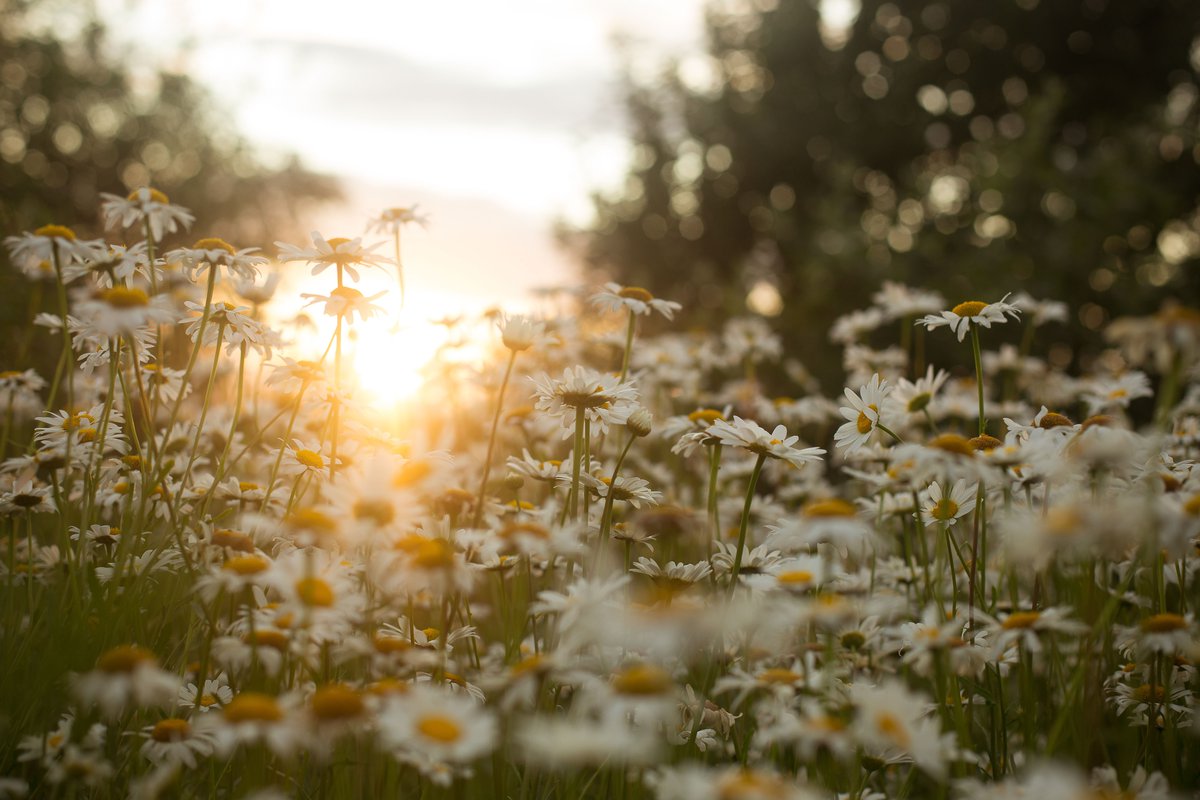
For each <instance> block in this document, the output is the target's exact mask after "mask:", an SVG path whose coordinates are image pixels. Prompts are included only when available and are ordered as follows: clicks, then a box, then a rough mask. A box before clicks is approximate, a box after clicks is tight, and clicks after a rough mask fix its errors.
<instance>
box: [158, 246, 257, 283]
mask: <svg viewBox="0 0 1200 800" xmlns="http://www.w3.org/2000/svg"><path fill="white" fill-rule="evenodd" d="M256 252H258V248H257V247H247V248H245V249H243V250H237V249H235V248H234V246H233V245H231V244H230V243H229V242H227V241H225V240H224V239H218V238H216V237H209V238H207V239H201V240H199V241H198V242H196V243H195V244H193V245H192V246H191V247H179V248H176V249H174V250H171V251H169V252H168V253H167V256H166V257H167V260H168V261H178V262H180V263H181V264H183V268H184V271H185V272H186V273H187V276H188V279H189V280H193V281H194V280H196V279H197V278H198V277H199V276H201V275H203V274H204V273H205V272H207V271H208V270H210V269H212V270H214V271H215V272H216V275H215V276H214V277H213V280H216V278H217V277H219V272H220V270H219V269H218V268H219V267H224V268H225V270H226V272H227V273H228V274H230V275H233V276H235V277H237V278H240V279H241V280H244V281H247V280H254V279H255V278H257V277H258V268H259V266H261V265H262V264H265V263H267V259H266V258H264V257H263V256H256V255H254V253H256Z"/></svg>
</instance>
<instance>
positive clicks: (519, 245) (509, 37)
mask: <svg viewBox="0 0 1200 800" xmlns="http://www.w3.org/2000/svg"><path fill="white" fill-rule="evenodd" d="M92 2H94V3H95V5H96V8H97V10H98V11H99V13H100V15H101V16H102V17H103V18H104V19H105V20H106V21H107V22H108V27H109V30H110V32H111V33H112V34H114V35H115V36H116V37H117V38H118V39H119V40H121V41H123V43H124V47H125V55H127V57H131V58H134V59H137V60H141V61H142V62H144V63H147V64H149V65H151V66H156V67H165V68H167V69H171V70H175V71H179V72H184V73H186V74H188V75H190V76H192V77H193V78H195V79H197V80H199V81H200V82H201V83H203V84H205V85H206V86H208V87H209V88H210V89H211V91H212V92H213V94H214V95H215V97H216V99H217V101H218V103H219V104H220V105H221V107H223V108H224V109H225V111H226V113H227V114H228V115H229V117H230V121H231V122H232V124H233V126H234V127H235V128H236V129H237V130H238V131H239V132H240V133H241V134H242V135H243V136H245V137H247V138H248V139H249V140H250V141H251V142H252V143H254V144H255V145H257V146H258V147H259V148H260V151H261V152H262V154H263V155H264V156H265V157H267V158H268V159H270V158H272V157H276V158H277V157H280V156H281V155H282V154H291V153H295V154H297V155H299V156H300V158H301V159H302V161H303V162H304V163H305V165H306V166H307V167H309V168H310V169H312V170H315V171H317V172H321V173H325V174H329V175H332V176H335V177H337V178H340V179H341V180H342V182H343V186H344V189H345V194H346V199H345V201H344V202H341V203H338V204H336V205H331V206H329V207H327V208H324V209H321V210H319V211H318V212H315V213H314V216H313V218H312V219H311V220H302V222H307V223H309V224H310V225H311V226H312V227H313V228H315V229H317V230H319V231H320V232H321V233H322V234H323V235H324V236H325V237H327V238H328V237H334V236H344V237H348V238H353V237H354V236H358V235H361V234H362V232H363V229H364V227H365V226H366V223H367V220H368V219H369V218H371V217H374V216H377V215H378V214H379V213H380V211H382V210H383V209H385V208H389V207H393V206H412V205H414V204H416V205H417V206H418V208H419V210H420V211H421V212H422V213H423V214H425V215H427V216H428V218H429V224H428V225H427V226H426V227H424V228H413V229H409V230H406V232H405V234H404V241H403V261H404V264H405V272H406V276H407V280H406V284H407V299H408V302H407V305H406V306H405V307H404V309H403V311H402V312H399V313H397V312H396V311H395V309H397V308H398V297H397V296H396V286H395V283H394V279H393V278H391V277H390V275H388V274H378V273H377V274H374V275H372V276H370V277H368V278H367V279H366V280H365V281H364V283H363V284H362V285H361V287H360V288H361V289H362V290H363V291H364V293H366V294H368V295H370V294H374V293H375V292H379V291H384V290H387V291H388V292H389V295H388V296H387V297H386V298H385V299H384V300H382V301H381V303H382V304H383V305H385V306H387V307H389V309H392V310H393V313H392V315H391V319H390V320H387V321H376V322H374V323H368V324H367V325H366V326H364V327H363V328H362V329H361V331H360V333H361V335H360V336H359V337H358V339H357V340H356V342H357V344H356V347H358V348H360V349H361V351H362V353H361V356H362V357H361V358H359V359H358V361H359V363H360V364H365V365H370V364H372V363H375V364H377V363H380V362H381V361H384V362H386V363H389V364H391V365H392V368H391V369H389V370H379V369H372V368H369V366H368V368H364V369H360V370H358V372H359V376H360V378H361V379H362V382H363V383H364V385H366V386H367V388H368V390H369V391H370V390H373V391H375V392H376V393H377V395H379V396H381V397H382V396H396V395H399V394H403V393H404V392H406V391H409V390H411V389H412V388H413V387H415V386H417V385H418V384H419V382H420V369H421V367H422V366H423V364H424V363H425V362H427V361H428V360H429V358H430V357H431V356H432V354H433V352H434V351H435V349H436V348H437V346H438V344H439V343H440V342H441V341H442V340H443V339H444V338H445V329H444V328H440V327H439V326H437V325H434V324H432V323H431V322H430V320H434V319H439V318H444V317H452V316H456V315H461V314H465V315H472V314H478V313H479V312H482V311H484V310H485V309H488V308H495V307H499V308H502V309H504V310H506V311H509V312H512V311H526V310H531V309H533V308H535V306H536V302H537V301H536V300H535V299H534V297H533V295H532V293H531V290H533V289H536V288H539V287H546V286H561V285H564V284H576V283H578V282H579V280H580V272H579V267H578V264H577V263H576V261H575V260H574V258H573V257H572V256H571V254H569V253H567V252H564V251H563V250H561V249H560V248H559V247H558V246H557V244H556V243H555V241H554V237H553V228H554V225H555V224H556V223H557V222H562V221H565V222H568V223H572V224H577V225H579V224H585V223H586V221H587V220H588V219H589V218H590V211H591V204H590V201H589V197H590V195H591V193H592V192H595V191H604V190H605V189H611V188H612V187H615V186H618V185H620V183H621V182H622V181H623V178H624V176H625V173H626V167H627V165H628V163H629V159H630V155H631V152H630V145H629V143H628V140H627V138H626V128H625V125H626V120H625V117H624V113H623V101H622V95H621V88H620V86H621V76H622V59H623V58H628V59H629V60H630V61H629V63H630V64H631V65H632V68H633V69H634V70H635V71H637V72H639V73H645V72H646V71H648V70H656V69H658V68H659V67H660V66H661V65H663V64H665V63H667V61H668V60H671V59H678V60H679V61H681V62H684V63H685V64H686V63H688V62H689V61H690V62H691V63H692V64H695V63H698V62H700V61H702V60H703V54H704V23H703V14H704V6H705V0H509V1H508V2H504V3H498V2H495V0H425V2H419V3H418V2H413V0H339V1H338V2H336V3H331V2H329V1H328V0H322V2H316V0H92ZM823 2H824V4H825V5H824V6H823V8H824V7H825V6H828V7H831V8H833V7H843V6H844V7H847V8H850V7H852V6H853V0H823ZM835 10H836V9H835ZM618 39H620V41H621V42H622V43H623V45H624V50H623V53H624V55H623V54H622V51H620V50H619V49H618V47H617V40H618ZM379 238H380V237H367V238H366V242H367V243H368V244H370V243H372V242H373V241H376V240H378V239H379ZM297 244H302V243H297ZM379 252H381V253H385V254H387V255H389V256H390V255H391V253H392V248H391V245H390V243H385V245H384V246H383V247H381V248H380V251H379ZM292 274H295V273H292ZM327 278H328V273H326V274H325V275H324V276H323V277H322V278H321V279H300V280H294V281H292V283H291V285H288V284H287V283H285V284H284V287H283V288H282V289H281V291H280V295H284V296H286V297H289V298H291V300H290V301H289V302H288V303H285V304H284V308H283V309H282V310H281V312H279V313H280V315H281V316H280V318H281V319H282V318H284V317H285V316H286V315H290V314H291V313H292V312H294V311H295V310H297V309H298V308H299V307H300V305H301V303H302V302H303V301H302V300H301V299H300V297H299V295H300V294H301V293H304V292H311V293H324V292H328V290H329V288H330V287H328V286H326V285H325V283H327ZM325 323H327V324H325V325H322V327H321V329H320V331H319V332H317V333H315V334H313V341H312V342H310V343H309V344H310V345H311V347H312V348H313V349H315V350H316V351H317V352H320V350H321V349H323V343H324V341H325V340H327V338H328V335H329V329H330V328H331V327H332V324H333V323H332V320H331V319H326V320H325ZM371 325H374V327H371ZM372 382H374V386H372Z"/></svg>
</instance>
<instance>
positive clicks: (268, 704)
mask: <svg viewBox="0 0 1200 800" xmlns="http://www.w3.org/2000/svg"><path fill="white" fill-rule="evenodd" d="M223 713H224V714H225V719H226V720H228V721H229V722H232V723H234V724H237V723H239V722H278V721H279V720H280V719H282V718H283V709H282V708H280V707H279V703H278V702H277V701H276V700H275V698H274V697H271V696H270V695H268V694H260V693H258V692H243V693H242V694H239V695H238V696H237V697H235V698H233V699H232V700H230V701H229V705H227V706H225V711H224V712H223Z"/></svg>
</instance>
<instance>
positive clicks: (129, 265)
mask: <svg viewBox="0 0 1200 800" xmlns="http://www.w3.org/2000/svg"><path fill="white" fill-rule="evenodd" d="M106 248H107V250H106V251H101V250H97V251H96V253H95V254H94V258H91V259H89V260H87V261H81V262H77V263H75V264H73V265H72V266H70V267H68V268H67V269H65V270H64V278H65V279H66V280H67V282H70V281H73V280H75V279H76V278H79V277H82V276H84V275H92V276H93V277H95V279H96V283H98V284H99V285H100V286H102V287H105V288H107V287H110V286H118V285H128V284H130V283H131V282H132V280H133V276H134V275H137V274H140V275H143V276H145V277H146V279H147V280H148V279H149V278H150V260H149V258H148V256H147V252H146V243H145V242H138V243H137V244H134V245H132V246H130V247H125V246H124V245H119V244H110V245H106Z"/></svg>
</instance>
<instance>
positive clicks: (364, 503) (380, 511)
mask: <svg viewBox="0 0 1200 800" xmlns="http://www.w3.org/2000/svg"><path fill="white" fill-rule="evenodd" d="M354 518H355V519H366V520H370V521H371V522H373V523H375V524H376V525H387V524H388V523H389V522H391V521H392V520H393V519H395V518H396V508H395V507H394V506H393V505H392V504H391V503H389V502H388V501H386V500H355V501H354Z"/></svg>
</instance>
